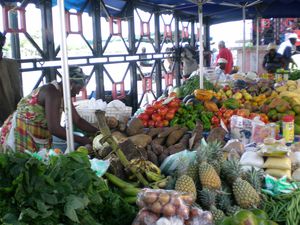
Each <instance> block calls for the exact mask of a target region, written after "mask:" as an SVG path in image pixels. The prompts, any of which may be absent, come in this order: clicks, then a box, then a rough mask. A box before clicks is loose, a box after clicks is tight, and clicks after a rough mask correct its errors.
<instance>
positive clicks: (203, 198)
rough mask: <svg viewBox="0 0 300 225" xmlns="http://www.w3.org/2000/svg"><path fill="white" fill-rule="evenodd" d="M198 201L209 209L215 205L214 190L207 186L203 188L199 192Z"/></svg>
mask: <svg viewBox="0 0 300 225" xmlns="http://www.w3.org/2000/svg"><path fill="white" fill-rule="evenodd" d="M199 198H200V203H201V205H202V206H203V207H204V208H205V209H208V210H209V209H210V208H211V207H212V206H215V205H216V192H214V191H211V190H209V189H207V188H203V189H202V190H201V191H200V192H199Z"/></svg>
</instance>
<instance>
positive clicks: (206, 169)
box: [197, 144, 221, 189]
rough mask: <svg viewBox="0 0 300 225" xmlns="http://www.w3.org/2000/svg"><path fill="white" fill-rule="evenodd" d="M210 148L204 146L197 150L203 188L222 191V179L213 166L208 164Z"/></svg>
mask: <svg viewBox="0 0 300 225" xmlns="http://www.w3.org/2000/svg"><path fill="white" fill-rule="evenodd" d="M208 151H209V148H208V147H207V146H204V145H203V144H202V145H201V146H200V147H199V148H197V157H198V161H199V163H200V165H199V168H198V170H199V179H200V183H201V185H202V187H203V188H208V189H220V188H221V179H220V177H219V175H218V174H217V172H216V170H215V169H214V167H213V166H212V165H210V164H209V163H207V159H208V155H209V153H208Z"/></svg>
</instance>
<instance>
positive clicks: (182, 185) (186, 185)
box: [175, 175, 197, 198]
mask: <svg viewBox="0 0 300 225" xmlns="http://www.w3.org/2000/svg"><path fill="white" fill-rule="evenodd" d="M175 190H176V191H179V192H187V193H189V194H192V195H193V196H194V198H196V197H197V191H196V185H195V183H194V181H193V179H192V178H191V177H189V176H187V175H182V176H181V177H179V178H178V179H177V181H176V184H175Z"/></svg>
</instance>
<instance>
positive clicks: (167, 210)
mask: <svg viewBox="0 0 300 225" xmlns="http://www.w3.org/2000/svg"><path fill="white" fill-rule="evenodd" d="M162 213H163V215H164V216H165V217H171V216H174V215H175V207H174V205H172V204H171V203H168V204H166V205H165V206H164V207H163V209H162Z"/></svg>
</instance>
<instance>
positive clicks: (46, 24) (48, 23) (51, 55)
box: [40, 0, 56, 83]
mask: <svg viewBox="0 0 300 225" xmlns="http://www.w3.org/2000/svg"><path fill="white" fill-rule="evenodd" d="M40 10H41V19H42V42H43V51H44V56H45V61H52V60H54V59H55V46H54V35H53V22H52V21H53V19H52V2H51V0H45V1H41V2H40ZM44 71H45V77H46V82H47V83H48V82H51V81H53V80H56V72H55V69H54V68H51V67H50V68H45V69H44Z"/></svg>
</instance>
